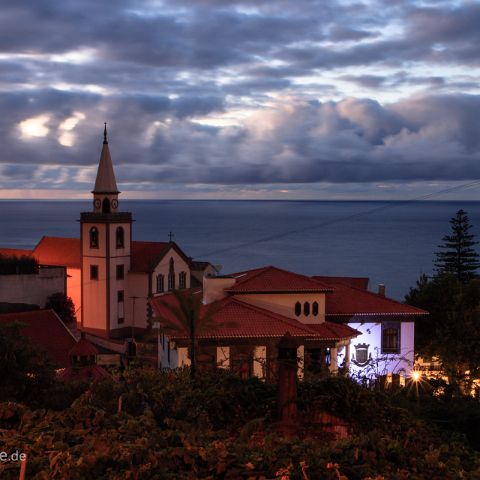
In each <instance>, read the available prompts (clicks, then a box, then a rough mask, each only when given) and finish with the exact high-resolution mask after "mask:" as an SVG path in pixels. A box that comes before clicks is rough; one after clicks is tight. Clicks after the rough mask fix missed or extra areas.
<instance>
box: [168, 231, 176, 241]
mask: <svg viewBox="0 0 480 480" xmlns="http://www.w3.org/2000/svg"><path fill="white" fill-rule="evenodd" d="M174 236H175V235H174V234H173V233H172V232H170V233H169V234H168V238H169V239H170V243H172V238H173V237H174Z"/></svg>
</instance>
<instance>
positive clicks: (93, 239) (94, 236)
mask: <svg viewBox="0 0 480 480" xmlns="http://www.w3.org/2000/svg"><path fill="white" fill-rule="evenodd" d="M90 248H98V228H97V227H92V228H91V229H90Z"/></svg>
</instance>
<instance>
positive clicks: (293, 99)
mask: <svg viewBox="0 0 480 480" xmlns="http://www.w3.org/2000/svg"><path fill="white" fill-rule="evenodd" d="M479 21H480V4H478V3H476V2H465V3H453V2H434V1H432V2H425V1H423V2H420V1H416V0H408V1H400V0H384V1H381V0H379V1H372V2H360V1H358V2H354V1H352V2H345V1H339V0H338V1H337V0H332V1H331V2H325V1H324V0H298V1H294V2H292V1H289V0H278V1H275V2H272V1H267V0H165V1H164V2H163V3H162V5H161V6H158V5H155V4H154V3H152V2H150V1H147V0H135V1H134V0H118V1H117V2H115V4H114V5H113V4H111V3H105V2H98V1H94V0H85V1H83V2H78V1H77V0H65V1H63V2H60V3H59V2H54V1H53V0H25V1H22V2H18V1H15V2H14V1H13V0H6V1H4V2H3V3H2V6H1V7H0V111H2V112H3V114H2V116H1V117H0V142H1V145H2V149H1V150H2V151H1V153H0V166H1V170H0V179H1V180H0V182H1V183H0V185H2V186H3V187H5V188H7V187H10V188H13V187H15V188H16V187H19V186H22V182H26V183H25V184H24V185H27V181H28V176H29V175H30V184H29V186H30V187H32V188H33V187H35V188H40V186H44V187H48V186H49V185H51V188H61V187H62V186H63V187H65V188H70V187H72V188H75V187H77V186H81V187H82V188H83V187H84V186H85V185H86V184H88V182H91V181H92V174H93V173H92V172H93V169H94V166H95V164H96V162H97V161H98V153H99V148H100V143H99V137H101V126H102V124H103V122H104V121H105V120H106V121H108V122H109V124H110V135H111V145H112V153H114V158H115V163H116V165H117V166H118V168H119V178H123V179H128V182H129V185H130V186H131V188H136V187H135V185H139V187H138V188H143V187H144V186H145V185H148V188H151V186H152V185H156V184H165V183H168V182H170V183H172V182H173V183H174V182H180V183H181V182H183V183H188V184H193V183H199V182H201V183H205V184H213V183H219V184H220V183H221V184H243V183H245V184H259V183H268V184H272V183H277V182H285V183H290V182H294V183H311V182H333V183H335V182H336V183H343V182H374V181H380V180H385V181H410V180H430V179H431V180H435V179H437V180H452V179H460V180H461V179H465V178H471V177H472V176H476V175H478V174H479V173H480V171H479V167H478V166H477V165H478V163H479V162H478V160H479V150H480V146H479V142H480V140H479V139H480V135H479V133H478V132H479V130H480V125H479V120H478V119H477V117H478V111H479V107H480V102H479V97H478V96H476V95H473V94H472V95H467V94H466V93H465V92H472V93H478V82H477V81H476V80H477V79H476V77H475V70H474V69H473V68H472V67H475V66H478V63H479V54H478V44H479V41H480V29H478V24H479ZM438 67H441V70H438V71H437V70H436V69H437V68H438ZM335 79H339V80H341V82H338V84H337V83H336V82H335V81H334V80H335ZM344 87H345V89H344ZM346 87H348V88H346ZM364 91H365V92H367V93H368V95H369V96H370V97H371V98H370V99H366V98H363V97H365V93H364ZM412 91H415V92H416V95H415V96H414V97H412V96H411V92H412ZM352 92H353V93H352ZM434 93H435V95H434ZM395 95H396V98H397V100H396V101H395V102H392V103H390V104H386V103H385V98H393V97H394V96H395ZM355 96H356V97H360V98H353V97H355ZM342 98H343V99H344V100H339V99H342ZM332 99H335V101H333V100H332ZM398 99H400V100H398ZM222 115H223V116H222ZM218 116H222V118H221V121H218V119H217V126H212V125H215V122H214V120H215V118H213V117H218ZM202 117H212V118H213V120H212V118H210V119H209V120H210V122H206V121H205V118H203V119H202ZM29 119H30V120H32V119H33V121H35V119H37V120H36V121H37V122H40V123H41V124H42V125H41V127H42V128H43V129H44V131H45V132H46V133H45V132H44V133H42V134H41V135H39V136H35V135H33V136H32V135H30V136H29V135H28V132H27V133H25V131H22V127H21V125H25V124H23V123H22V122H25V121H27V120H29ZM68 119H70V120H69V122H70V123H71V122H73V123H71V124H70V125H69V124H68V122H67V123H65V122H66V121H67V120H68ZM72 119H73V120H72ZM75 122H76V123H75ZM202 122H203V123H202ZM72 125H73V126H72ZM69 129H70V130H69ZM22 132H23V133H22ZM99 132H100V133H99ZM42 135H43V136H42ZM140 186H142V187H140Z"/></svg>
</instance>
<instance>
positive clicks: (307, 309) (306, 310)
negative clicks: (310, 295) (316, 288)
mask: <svg viewBox="0 0 480 480" xmlns="http://www.w3.org/2000/svg"><path fill="white" fill-rule="evenodd" d="M303 314H304V315H305V316H306V317H308V316H309V315H310V304H309V303H308V302H305V303H304V304H303Z"/></svg>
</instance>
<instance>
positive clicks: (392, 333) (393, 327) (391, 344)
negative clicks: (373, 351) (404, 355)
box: [382, 322, 400, 354]
mask: <svg viewBox="0 0 480 480" xmlns="http://www.w3.org/2000/svg"><path fill="white" fill-rule="evenodd" d="M382 353H393V354H398V353H400V324H399V323H398V322H388V323H383V324H382Z"/></svg>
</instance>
